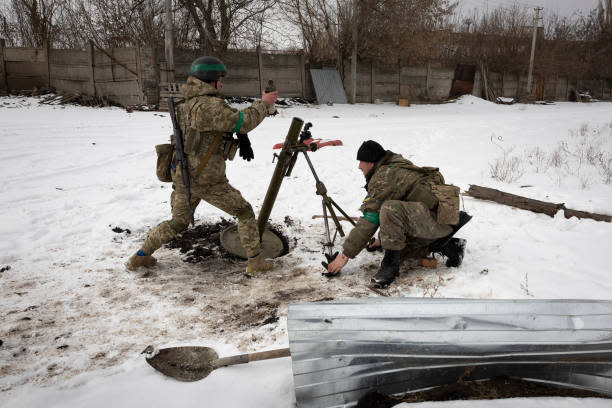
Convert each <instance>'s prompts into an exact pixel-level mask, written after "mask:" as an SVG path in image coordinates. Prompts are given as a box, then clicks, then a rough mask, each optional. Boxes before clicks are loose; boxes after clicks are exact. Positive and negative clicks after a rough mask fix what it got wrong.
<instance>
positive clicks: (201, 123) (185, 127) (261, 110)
mask: <svg viewBox="0 0 612 408" xmlns="http://www.w3.org/2000/svg"><path fill="white" fill-rule="evenodd" d="M189 73H190V75H189V77H188V78H187V82H186V83H185V84H183V85H182V87H181V93H182V95H183V97H184V102H183V103H181V104H179V105H178V106H177V108H176V113H177V120H178V121H179V126H180V128H181V131H182V134H183V141H184V151H185V157H186V158H187V163H188V168H189V179H190V183H191V208H192V209H193V210H194V211H195V208H196V207H197V205H198V204H199V202H200V201H201V200H204V201H206V202H208V203H209V204H212V205H214V206H215V207H217V208H219V209H221V210H223V211H225V212H226V213H228V214H230V215H233V216H235V217H237V218H238V234H239V236H240V241H241V243H242V246H243V247H244V248H245V250H246V253H247V256H248V258H249V259H248V262H247V270H246V274H247V276H251V275H253V274H254V273H255V272H257V271H264V270H269V269H271V268H272V262H271V261H269V260H265V259H264V258H263V252H262V249H261V244H260V240H259V231H258V229H257V222H256V221H255V215H254V213H253V209H252V207H251V205H250V204H249V203H248V202H247V201H246V200H245V199H244V198H243V197H242V194H240V191H238V190H236V189H235V188H234V187H232V186H231V185H230V184H229V182H228V180H227V177H226V176H225V160H226V159H227V158H228V157H227V151H228V145H227V143H234V139H233V138H232V139H229V138H225V139H224V138H223V137H222V136H223V135H230V136H231V134H232V133H230V132H237V133H238V134H239V135H238V138H239V141H240V142H239V143H240V156H241V157H243V158H244V159H245V160H250V159H252V158H253V150H252V149H251V147H250V142H249V140H248V137H246V133H248V132H250V131H251V130H253V129H254V128H255V127H256V126H257V125H259V124H260V123H261V122H262V121H263V120H264V119H265V118H266V117H267V116H268V115H270V114H272V113H274V103H275V102H276V99H277V97H278V93H277V92H276V91H273V92H264V93H263V94H262V98H261V101H256V102H253V104H252V105H251V106H250V107H248V108H246V109H244V110H242V111H239V110H237V109H234V108H232V107H230V106H228V105H227V104H226V103H225V101H224V100H223V96H222V95H221V94H220V93H219V92H220V90H221V86H222V82H221V77H223V76H224V75H225V73H226V68H225V65H223V63H222V62H221V60H219V59H217V58H215V57H200V58H198V59H196V60H195V61H194V62H193V63H192V65H191V68H190V72H189ZM215 140H216V143H215V142H214V141H215ZM229 147H232V146H229ZM234 153H235V149H234ZM206 158H208V160H207V161H206V163H205V165H204V167H203V169H202V170H201V171H200V172H199V173H198V168H199V167H200V164H201V163H202V161H203V160H206ZM172 189H173V191H172V195H171V197H170V201H171V203H170V204H171V207H172V219H171V220H168V221H164V222H162V223H161V224H159V225H158V226H157V227H155V228H153V229H152V230H150V231H149V233H148V234H147V236H146V238H145V241H144V243H143V244H142V247H141V248H140V250H139V251H138V252H137V253H135V254H134V255H132V256H131V257H130V259H129V260H128V262H127V263H126V267H127V268H128V269H129V270H135V269H137V268H138V267H141V266H143V267H150V266H153V265H155V263H156V260H155V258H154V257H153V256H151V255H152V254H153V252H155V251H156V250H157V249H159V248H160V247H161V246H162V245H163V244H164V243H166V242H168V241H170V240H171V239H172V238H174V237H175V236H176V235H177V234H179V233H181V232H182V231H184V230H185V229H186V228H187V226H188V225H189V221H190V210H189V205H188V204H187V193H186V190H185V186H184V185H183V182H182V175H181V168H180V166H178V167H177V166H173V168H172Z"/></svg>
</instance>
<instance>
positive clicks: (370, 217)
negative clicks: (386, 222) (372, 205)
mask: <svg viewBox="0 0 612 408" xmlns="http://www.w3.org/2000/svg"><path fill="white" fill-rule="evenodd" d="M363 219H364V220H366V221H368V222H371V223H372V224H375V225H380V220H379V217H378V213H375V212H366V213H363Z"/></svg>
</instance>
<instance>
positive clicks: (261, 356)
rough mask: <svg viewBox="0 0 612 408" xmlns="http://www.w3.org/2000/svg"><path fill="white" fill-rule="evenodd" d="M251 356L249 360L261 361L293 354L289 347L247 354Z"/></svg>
mask: <svg viewBox="0 0 612 408" xmlns="http://www.w3.org/2000/svg"><path fill="white" fill-rule="evenodd" d="M247 356H249V362H251V361H259V360H270V359H273V358H282V357H289V356H291V351H290V350H289V348H283V349H276V350H269V351H260V352H258V353H250V354H247Z"/></svg>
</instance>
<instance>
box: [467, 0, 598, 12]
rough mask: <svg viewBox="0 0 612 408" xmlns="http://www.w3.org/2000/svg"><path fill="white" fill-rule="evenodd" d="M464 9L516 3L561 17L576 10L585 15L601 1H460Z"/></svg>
mask: <svg viewBox="0 0 612 408" xmlns="http://www.w3.org/2000/svg"><path fill="white" fill-rule="evenodd" d="M458 1H459V5H460V6H462V8H463V9H466V8H468V9H472V8H474V7H476V8H479V9H482V8H483V7H486V6H487V4H488V6H489V8H496V7H498V6H511V5H512V4H514V3H518V4H522V5H526V6H528V7H536V6H540V7H544V9H545V10H544V11H547V10H548V11H555V12H557V13H559V14H561V15H564V16H569V15H571V14H572V13H573V12H575V11H576V10H579V11H582V12H583V13H584V14H586V13H587V12H589V11H590V10H592V9H594V8H596V7H597V4H598V2H599V0H458Z"/></svg>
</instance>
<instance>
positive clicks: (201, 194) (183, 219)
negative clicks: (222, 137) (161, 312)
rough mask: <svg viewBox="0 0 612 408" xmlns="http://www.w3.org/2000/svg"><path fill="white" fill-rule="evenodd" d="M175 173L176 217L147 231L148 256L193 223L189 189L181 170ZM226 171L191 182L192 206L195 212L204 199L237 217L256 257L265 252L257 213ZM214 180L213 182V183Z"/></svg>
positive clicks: (246, 245)
mask: <svg viewBox="0 0 612 408" xmlns="http://www.w3.org/2000/svg"><path fill="white" fill-rule="evenodd" d="M194 167H195V166H194ZM223 170H225V166H223ZM172 173H173V174H172V179H173V186H172V188H173V190H174V191H172V195H171V197H170V205H171V207H172V219H171V220H169V221H164V222H162V223H161V224H159V225H158V226H157V227H155V228H153V229H152V230H150V231H149V232H148V233H147V237H146V238H145V241H144V243H143V245H142V248H141V249H142V251H143V252H144V253H146V254H148V255H151V254H152V253H153V252H155V251H156V250H157V249H159V248H160V247H161V246H162V245H163V244H165V243H166V242H168V241H170V240H171V239H172V238H174V237H175V236H176V235H178V234H179V233H180V232H182V231H184V230H185V229H186V228H187V227H188V226H189V206H188V205H187V192H186V190H185V187H184V186H183V182H182V179H181V173H180V169H179V170H176V171H173V172H172ZM211 173H214V172H211ZM224 173H225V171H223V174H218V172H217V174H210V173H209V177H199V178H195V179H194V180H192V181H191V208H192V209H193V211H195V209H196V207H197V206H198V204H199V203H200V201H202V200H203V201H206V202H207V203H209V204H211V205H214V206H215V207H217V208H219V209H220V210H222V211H224V212H226V213H228V214H230V215H232V216H234V217H237V218H238V235H239V236H240V242H241V243H242V246H243V247H244V249H245V250H246V253H247V256H248V257H249V258H252V257H254V256H256V255H257V254H258V253H259V252H261V244H260V241H259V231H258V229H257V221H256V220H255V214H254V213H253V208H252V207H251V205H250V204H249V203H248V202H247V201H246V200H245V199H244V197H242V194H240V191H238V190H236V189H235V188H234V187H232V186H231V185H230V184H229V181H228V180H227V178H226V177H225V174H224ZM202 176H206V172H203V174H202ZM210 181H212V182H213V183H212V184H211V183H210Z"/></svg>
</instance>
